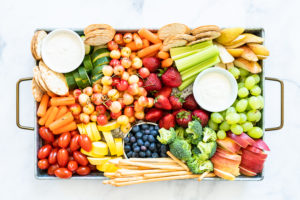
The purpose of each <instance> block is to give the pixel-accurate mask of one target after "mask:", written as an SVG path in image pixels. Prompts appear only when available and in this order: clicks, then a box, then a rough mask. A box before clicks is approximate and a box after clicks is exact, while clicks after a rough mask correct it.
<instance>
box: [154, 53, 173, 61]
mask: <svg viewBox="0 0 300 200" xmlns="http://www.w3.org/2000/svg"><path fill="white" fill-rule="evenodd" d="M157 57H158V58H160V59H163V60H164V59H167V58H169V57H170V55H169V53H168V52H166V51H159V52H158V54H157Z"/></svg>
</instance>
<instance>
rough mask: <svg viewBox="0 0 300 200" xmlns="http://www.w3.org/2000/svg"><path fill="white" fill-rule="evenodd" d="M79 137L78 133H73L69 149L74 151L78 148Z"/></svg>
mask: <svg viewBox="0 0 300 200" xmlns="http://www.w3.org/2000/svg"><path fill="white" fill-rule="evenodd" d="M79 138H80V135H78V134H77V135H74V136H73V137H72V139H71V142H70V149H71V151H76V150H78V149H79V148H80V145H79Z"/></svg>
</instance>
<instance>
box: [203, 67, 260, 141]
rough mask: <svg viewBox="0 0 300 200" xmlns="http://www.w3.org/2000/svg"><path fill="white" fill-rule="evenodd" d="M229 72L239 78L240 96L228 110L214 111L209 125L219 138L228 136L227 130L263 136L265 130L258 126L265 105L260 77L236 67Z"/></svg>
mask: <svg viewBox="0 0 300 200" xmlns="http://www.w3.org/2000/svg"><path fill="white" fill-rule="evenodd" d="M229 72H230V73H232V75H233V76H234V77H235V78H236V79H237V82H238V98H237V99H236V101H235V102H234V103H233V105H232V106H231V107H229V108H228V109H227V110H224V111H222V112H214V113H212V114H211V118H210V120H209V123H208V125H209V127H210V128H212V129H214V130H216V131H217V137H218V138H219V139H224V138H225V137H226V131H231V132H232V133H234V134H236V135H240V134H242V133H243V132H244V133H247V134H248V135H249V136H250V137H252V138H255V139H257V138H261V137H262V136H263V130H262V129H261V128H260V127H258V126H257V123H258V122H259V121H260V120H261V117H262V114H261V109H263V107H264V99H263V97H262V96H261V93H262V89H261V88H260V86H259V83H260V77H259V75H257V74H251V73H249V72H248V71H246V70H244V69H241V68H236V67H232V68H230V69H229Z"/></svg>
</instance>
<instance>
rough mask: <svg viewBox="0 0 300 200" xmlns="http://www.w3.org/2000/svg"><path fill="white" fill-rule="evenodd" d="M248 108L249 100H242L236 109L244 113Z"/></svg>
mask: <svg viewBox="0 0 300 200" xmlns="http://www.w3.org/2000/svg"><path fill="white" fill-rule="evenodd" d="M247 106H248V100H247V99H241V100H239V101H238V102H237V104H236V106H235V109H236V111H238V112H244V111H245V110H246V109H247Z"/></svg>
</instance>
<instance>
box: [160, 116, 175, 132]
mask: <svg viewBox="0 0 300 200" xmlns="http://www.w3.org/2000/svg"><path fill="white" fill-rule="evenodd" d="M175 125H176V122H175V117H174V115H172V114H170V113H169V114H166V115H165V116H164V117H163V118H162V119H161V120H159V127H160V128H165V129H170V128H171V127H173V128H174V127H175Z"/></svg>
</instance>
